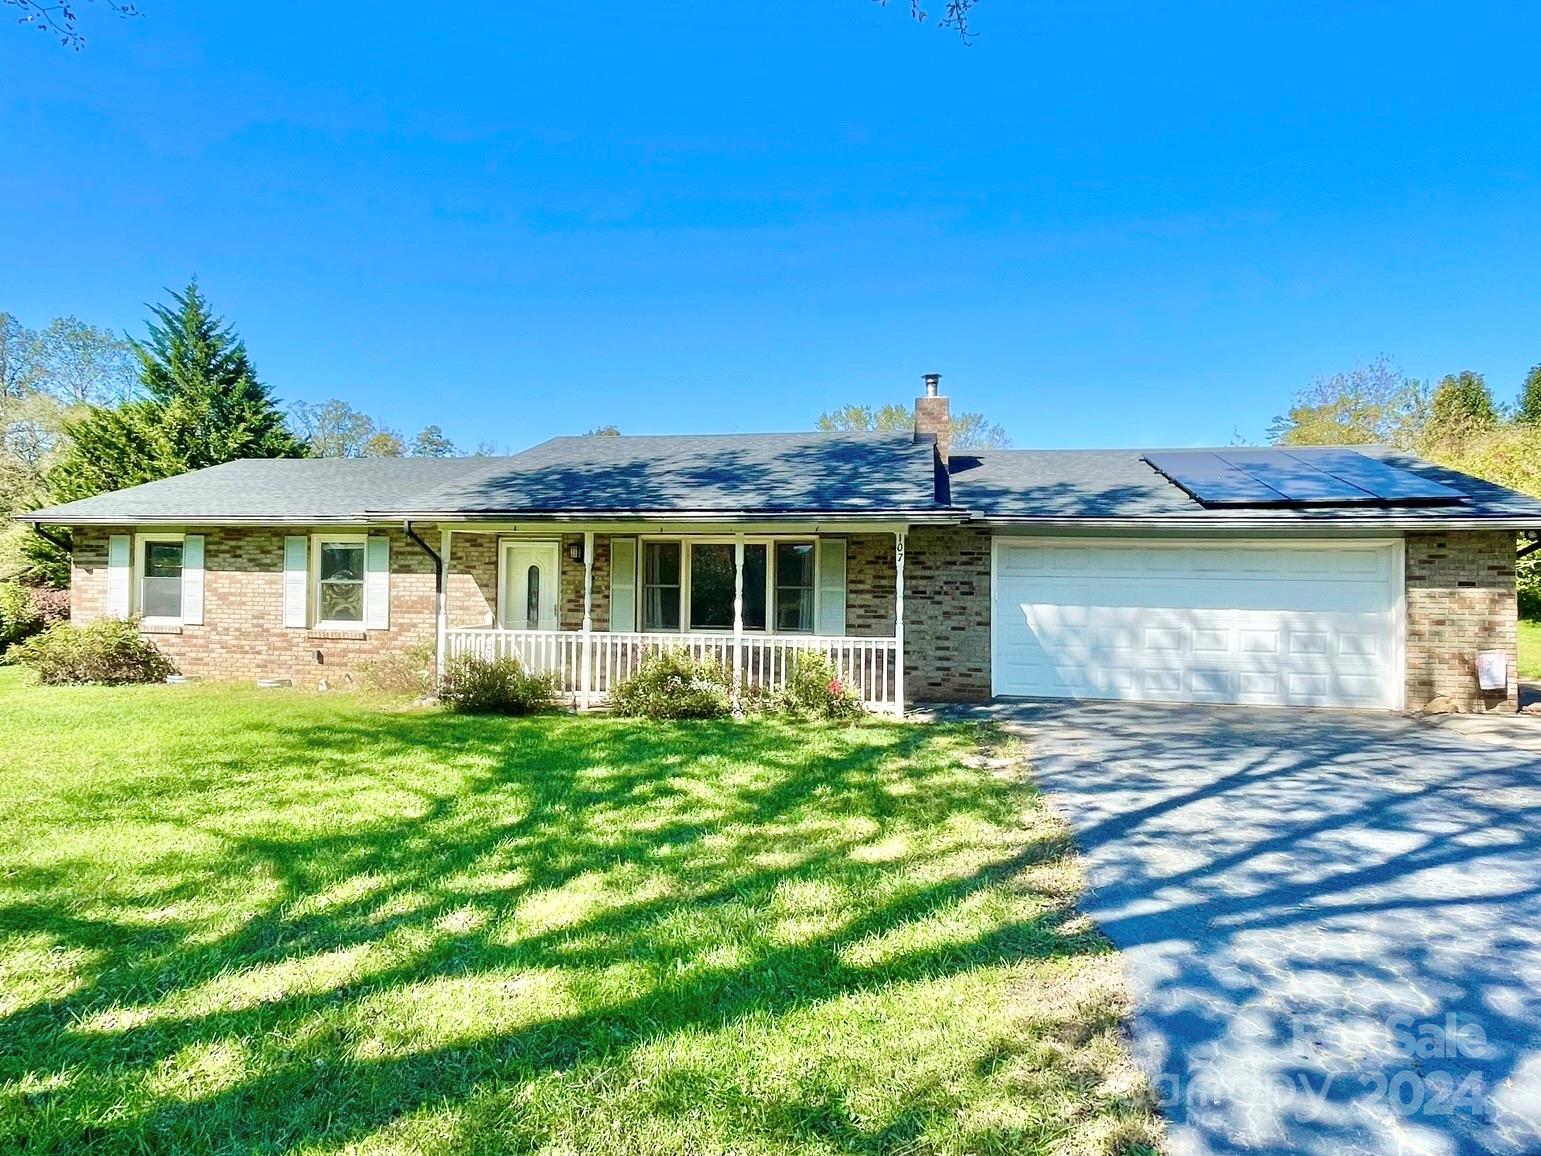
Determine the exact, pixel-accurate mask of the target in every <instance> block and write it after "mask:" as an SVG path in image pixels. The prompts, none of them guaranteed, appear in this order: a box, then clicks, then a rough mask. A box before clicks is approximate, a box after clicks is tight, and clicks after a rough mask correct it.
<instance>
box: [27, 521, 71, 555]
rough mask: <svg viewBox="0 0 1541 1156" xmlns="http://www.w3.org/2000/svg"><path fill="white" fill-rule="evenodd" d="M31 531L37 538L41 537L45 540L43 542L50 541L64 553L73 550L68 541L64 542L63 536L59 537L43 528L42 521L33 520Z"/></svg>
mask: <svg viewBox="0 0 1541 1156" xmlns="http://www.w3.org/2000/svg"><path fill="white" fill-rule="evenodd" d="M32 532H33V533H34V534H36V535H37V536H38V537H39V538H41V539H43V541H45V542H52V543H53V544H54V545H55V546H57V547H59V549H61V550H63V551H64V552H65V553H66V554H68V553H71V552H72V551H73V550H74V546H72V545H71V544H70V543H68V542H66V541H65V540H64V539H63V538H61V537H59V536H58V535H57V534H55V533H53V532H52V531H50V530H45V529H43V523H42V522H33V523H32Z"/></svg>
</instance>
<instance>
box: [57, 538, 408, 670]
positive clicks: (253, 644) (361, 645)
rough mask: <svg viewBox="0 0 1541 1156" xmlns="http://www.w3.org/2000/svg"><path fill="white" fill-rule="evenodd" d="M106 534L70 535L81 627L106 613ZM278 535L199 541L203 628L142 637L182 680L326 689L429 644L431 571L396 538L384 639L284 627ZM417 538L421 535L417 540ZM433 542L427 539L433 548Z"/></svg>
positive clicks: (74, 608) (74, 602)
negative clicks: (278, 682)
mask: <svg viewBox="0 0 1541 1156" xmlns="http://www.w3.org/2000/svg"><path fill="white" fill-rule="evenodd" d="M130 532H131V531H130V530H128V529H121V530H112V529H104V528H97V527H92V528H89V529H86V528H82V529H78V530H76V532H75V558H74V570H73V575H72V581H71V594H70V615H71V617H72V618H73V619H75V620H76V621H88V620H90V619H92V618H98V617H101V616H102V615H105V614H106V613H107V577H106V571H107V539H108V537H109V536H110V535H112V534H114V533H130ZM293 532H294V531H286V530H282V529H208V530H204V531H202V533H203V537H204V593H203V621H204V624H203V625H202V626H182V627H179V628H175V629H173V630H170V631H167V630H166V629H165V628H156V629H154V630H147V631H146V633H145V636H146V637H147V638H149V639H150V640H151V641H153V642H154V643H155V645H156V646H158V647H160V649H161V650H162V651H164V652H165V653H166V655H167V656H168V657H170V659H171V660H172V661H173V662H175V663H176V664H177V668H178V669H179V670H180V671H181V672H182V673H183V674H186V675H192V676H195V677H199V678H215V679H242V680H247V679H258V678H290V679H293V680H294V683H295V685H296V686H316V685H317V684H319V683H320V682H321V681H323V680H326V681H327V682H329V683H330V684H331V685H333V686H344V685H348V684H350V683H351V682H352V681H353V672H354V670H355V668H356V667H357V665H358V663H360V662H362V661H365V660H368V659H371V658H378V657H380V656H382V655H385V654H390V653H393V652H399V651H405V650H407V649H409V648H411V647H413V646H421V645H425V644H426V645H429V646H432V645H433V642H434V633H435V631H434V626H435V622H434V619H435V597H434V581H433V563H432V561H431V560H430V559H429V558H428V556H427V555H426V554H424V553H423V552H422V550H421V549H419V548H418V546H417V545H416V544H415V543H413V542H412V541H411V540H410V539H408V538H407V537H406V536H405V535H404V534H402V533H401V531H399V530H391V531H381V530H373V531H371V533H385V534H386V536H387V537H389V538H390V541H391V614H390V629H388V630H371V631H364V630H362V629H361V630H359V631H357V632H351V631H350V632H347V633H345V634H344V633H339V632H322V631H315V630H309V629H290V628H288V627H285V626H284V606H283V556H284V537H285V535H286V534H287V533H293ZM420 532H421V531H420ZM435 537H436V535H435V534H428V533H426V532H425V533H424V538H425V540H426V541H427V542H428V543H429V544H430V545H434V544H435Z"/></svg>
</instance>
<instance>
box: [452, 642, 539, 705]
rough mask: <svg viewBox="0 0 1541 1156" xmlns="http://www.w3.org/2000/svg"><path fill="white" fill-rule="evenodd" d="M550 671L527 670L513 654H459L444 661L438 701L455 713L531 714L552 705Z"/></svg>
mask: <svg viewBox="0 0 1541 1156" xmlns="http://www.w3.org/2000/svg"><path fill="white" fill-rule="evenodd" d="M560 689H561V688H560V686H559V685H558V683H557V678H556V675H554V674H531V673H529V672H528V671H526V670H525V669H524V667H523V666H522V665H521V664H520V662H519V660H518V659H516V658H498V659H487V658H478V657H477V656H476V655H474V654H462V655H459V656H457V657H455V658H452V659H450V660H449V662H447V663H445V665H444V677H443V678H442V679H440V680H439V701H440V702H442V703H443V704H444V705H445V706H447V707H449V709H450V710H452V711H454V712H456V713H457V714H534V713H536V712H537V711H543V710H550V709H551V708H552V707H553V706H555V705H556V698H557V694H558V692H559V690H560Z"/></svg>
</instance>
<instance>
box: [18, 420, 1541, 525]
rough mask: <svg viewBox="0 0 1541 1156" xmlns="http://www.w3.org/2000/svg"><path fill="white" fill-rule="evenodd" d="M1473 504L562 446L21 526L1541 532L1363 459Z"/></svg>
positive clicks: (1052, 469) (305, 479) (120, 498)
mask: <svg viewBox="0 0 1541 1156" xmlns="http://www.w3.org/2000/svg"><path fill="white" fill-rule="evenodd" d="M1356 448H1357V449H1358V450H1359V451H1360V452H1363V453H1370V454H1374V455H1375V456H1377V457H1381V458H1383V459H1385V460H1387V461H1389V462H1391V463H1392V464H1394V465H1397V466H1401V467H1402V468H1404V469H1409V470H1412V471H1413V472H1414V473H1418V474H1421V475H1423V476H1425V477H1428V478H1432V479H1434V480H1436V481H1440V482H1444V483H1446V484H1447V485H1450V486H1453V487H1454V488H1455V489H1457V490H1459V491H1460V492H1461V493H1462V494H1464V495H1466V501H1465V502H1463V503H1462V504H1460V505H1457V506H1427V507H1389V508H1387V507H1350V508H1333V509H1320V508H1318V509H1234V508H1233V509H1207V508H1205V507H1204V506H1203V505H1201V504H1200V503H1199V502H1197V501H1195V500H1194V499H1193V498H1191V497H1189V496H1188V494H1186V493H1185V492H1184V491H1183V490H1182V489H1180V488H1179V487H1178V486H1176V485H1174V484H1173V483H1172V482H1170V481H1169V480H1168V479H1167V478H1165V477H1164V476H1162V475H1161V474H1160V473H1159V472H1157V471H1156V470H1155V469H1154V468H1153V467H1152V466H1150V465H1149V464H1148V463H1146V462H1145V461H1144V460H1143V456H1144V454H1145V453H1147V452H1151V451H1146V450H1137V449H1123V450H989V451H982V452H980V453H978V454H972V455H971V454H969V453H967V452H961V453H957V454H954V455H953V461H952V466H953V473H952V476H951V478H950V479H949V481H950V488H951V506H949V505H948V504H947V503H946V502H945V501H942V502H939V501H938V500H937V496H936V495H937V491H938V489H939V488H940V490H941V491H942V493H943V494H944V495H945V494H946V492H947V488H948V487H947V486H946V485H943V486H941V487H938V486H937V479H936V477H935V470H934V466H933V456H932V451H931V447H930V445H928V444H920V445H916V444H914V442H913V441H912V439H911V438H910V436H909V435H908V434H892V433H865V434H864V433H838V434H829V433H804V434H729V435H723V436H708V435H699V436H698V435H681V436H674V437H563V438H553V439H551V440H550V441H547V442H543V443H541V444H540V445H538V446H535V447H534V448H532V449H529V450H526V451H525V452H524V453H521V454H517V455H515V456H513V457H507V458H447V459H432V458H375V459H362V460H356V459H336V458H327V459H318V460H305V461H240V462H231V463H229V464H227V465H223V466H214V467H212V468H210V469H206V470H199V471H196V472H194V473H190V474H183V475H181V476H180V477H175V478H168V479H166V480H164V481H160V482H152V483H150V484H149V485H144V486H136V487H134V488H133V489H128V490H120V491H118V492H116V493H111V494H101V495H99V496H97V497H94V498H87V499H85V500H83V501H79V502H71V503H70V504H68V505H66V506H58V507H54V508H52V509H46V510H38V511H36V512H34V513H31V514H25V515H22V517H24V518H27V519H35V520H38V521H42V522H54V523H60V524H66V525H68V524H72V523H91V522H94V523H102V524H128V523H135V522H160V523H173V524H175V523H203V524H220V523H230V524H237V523H285V522H288V523H299V524H304V523H324V522H361V521H366V520H371V519H374V520H385V519H388V518H390V519H398V518H408V517H419V518H423V519H425V520H428V519H431V518H432V517H433V516H435V515H440V516H459V517H464V518H475V517H485V518H492V517H538V516H540V515H543V514H576V515H580V516H581V515H584V514H589V515H594V516H596V517H598V516H611V517H623V516H627V515H634V516H636V517H639V518H640V517H664V518H666V517H668V516H670V515H676V516H684V515H701V516H722V517H724V518H726V517H730V516H734V515H747V516H751V517H753V516H762V517H774V516H776V515H784V516H788V517H797V516H813V515H836V516H844V517H849V518H863V517H867V518H879V517H888V518H895V517H910V518H913V519H917V520H918V519H921V518H925V517H944V518H945V517H956V518H957V519H958V520H962V519H964V518H970V517H971V518H976V519H981V520H985V521H1002V522H1006V521H1010V522H1020V523H1028V524H1033V523H1038V524H1043V525H1063V524H1072V523H1078V522H1080V523H1093V524H1109V525H1121V524H1128V525H1129V526H1131V527H1136V526H1150V525H1172V526H1190V527H1194V528H1201V527H1221V526H1238V525H1239V526H1243V527H1246V526H1256V527H1265V526H1283V527H1289V526H1310V525H1323V526H1326V525H1333V526H1350V527H1357V528H1373V527H1374V526H1376V525H1388V524H1389V525H1421V524H1430V525H1434V524H1442V523H1449V522H1452V521H1454V522H1462V523H1468V522H1494V523H1503V524H1506V525H1517V526H1524V527H1527V528H1541V502H1538V501H1536V500H1535V499H1532V498H1527V497H1525V496H1523V495H1521V494H1516V493H1514V492H1512V491H1510V490H1505V489H1503V488H1502V487H1499V486H1494V485H1490V484H1488V483H1486V482H1482V481H1478V480H1477V479H1476V478H1472V477H1468V476H1467V475H1464V474H1458V473H1455V472H1454V471H1451V470H1445V469H1442V468H1440V467H1438V466H1435V465H1431V464H1430V463H1428V462H1424V461H1421V460H1419V459H1417V458H1413V457H1410V456H1408V455H1406V454H1401V453H1398V452H1397V451H1394V450H1390V449H1385V448H1382V447H1368V446H1360V447H1356Z"/></svg>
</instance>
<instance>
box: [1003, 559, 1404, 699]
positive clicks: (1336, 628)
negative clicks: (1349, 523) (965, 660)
mask: <svg viewBox="0 0 1541 1156" xmlns="http://www.w3.org/2000/svg"><path fill="white" fill-rule="evenodd" d="M1400 558H1401V554H1400V550H1399V548H1398V546H1397V544H1396V543H1392V542H1373V543H1359V542H1309V543H1305V542H1302V543H1294V542H1292V543H1277V544H1275V543H1266V542H1265V543H1258V542H1246V543H1240V542H1237V543H1226V544H1209V543H1202V544H1201V543H1196V542H1179V541H1162V540H1151V541H1148V542H1146V541H1141V542H1135V541H1128V540H1121V541H1117V542H1099V541H1094V540H1089V539H1080V540H1074V539H1012V538H1005V537H1003V538H997V539H996V543H995V606H994V615H995V631H994V643H993V647H994V654H993V655H992V659H993V661H992V669H993V671H994V683H995V693H996V694H1003V695H1030V696H1034V697H1045V698H1114V699H1137V700H1149V701H1155V702H1233V703H1259V704H1271V705H1291V706H1347V707H1380V708H1390V709H1395V708H1397V707H1400V706H1401V701H1402V686H1401V678H1400V674H1399V671H1400V663H1401V659H1400V652H1399V646H1400V631H1401V622H1400V605H1401V591H1402V577H1401V571H1400V566H1399V563H1400Z"/></svg>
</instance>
